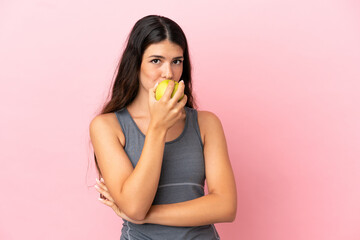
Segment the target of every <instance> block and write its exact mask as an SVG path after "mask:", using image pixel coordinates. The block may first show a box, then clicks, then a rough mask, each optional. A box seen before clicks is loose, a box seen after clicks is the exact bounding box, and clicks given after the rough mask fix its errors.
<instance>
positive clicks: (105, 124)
mask: <svg viewBox="0 0 360 240" xmlns="http://www.w3.org/2000/svg"><path fill="white" fill-rule="evenodd" d="M89 127H90V131H109V132H113V133H115V134H116V135H117V136H118V138H119V139H120V140H123V139H124V134H123V132H122V130H121V127H120V124H119V122H118V119H117V116H116V114H115V112H112V113H103V114H99V115H97V116H95V117H94V118H93V119H92V120H91V122H90V126H89ZM121 142H123V141H121Z"/></svg>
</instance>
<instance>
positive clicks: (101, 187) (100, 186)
mask: <svg viewBox="0 0 360 240" xmlns="http://www.w3.org/2000/svg"><path fill="white" fill-rule="evenodd" d="M96 182H97V184H95V185H94V186H95V189H96V190H97V191H98V192H99V193H100V198H99V201H100V202H102V203H103V204H105V205H106V206H109V207H111V209H112V210H113V211H114V212H115V213H116V214H117V215H118V216H119V217H121V218H123V219H125V220H126V221H129V222H132V223H135V224H144V223H145V220H143V221H136V220H133V219H131V218H129V217H128V216H127V215H126V214H125V213H124V212H122V211H121V210H120V208H119V207H118V206H117V205H116V204H115V201H114V199H113V198H112V197H111V196H110V193H109V190H108V189H107V187H106V186H105V182H104V179H102V178H101V182H100V181H99V180H98V179H97V178H96Z"/></svg>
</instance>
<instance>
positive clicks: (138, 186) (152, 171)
mask: <svg viewBox="0 0 360 240" xmlns="http://www.w3.org/2000/svg"><path fill="white" fill-rule="evenodd" d="M165 135H166V130H164V129H157V128H152V127H149V130H148V132H147V133H146V138H145V142H144V147H143V150H142V153H141V156H140V158H139V161H138V163H137V165H136V167H135V168H134V171H133V172H132V173H131V175H130V176H129V177H128V178H127V180H126V181H125V182H124V185H123V188H122V190H121V194H125V195H126V196H131V199H132V200H131V210H130V211H128V212H130V213H131V216H132V217H134V218H135V219H137V220H141V219H142V218H144V217H145V216H146V213H147V212H148V211H149V209H150V207H151V204H152V202H153V200H154V197H155V194H156V191H157V188H158V184H159V179H160V173H161V165H162V159H163V153H164V146H165ZM128 199H130V198H128ZM120 201H121V200H120Z"/></svg>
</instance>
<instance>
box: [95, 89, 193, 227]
mask: <svg viewBox="0 0 360 240" xmlns="http://www.w3.org/2000/svg"><path fill="white" fill-rule="evenodd" d="M169 86H170V87H168V89H167V90H166V92H165V94H164V96H163V97H162V99H161V100H160V101H158V102H156V100H155V101H154V99H155V96H149V98H150V97H151V99H149V101H150V103H151V104H152V105H151V104H150V105H151V106H150V108H151V107H152V113H153V117H152V119H151V121H150V124H149V127H148V130H147V132H146V137H145V142H144V147H143V150H142V153H141V156H140V158H139V161H138V163H137V165H136V167H135V168H133V166H132V164H131V162H130V160H129V158H128V156H127V154H126V153H125V150H124V148H123V146H122V145H121V143H120V141H119V139H118V136H117V134H116V133H115V131H114V128H113V122H112V123H111V121H113V120H111V118H113V119H114V115H112V116H111V115H110V114H103V115H99V116H97V117H95V118H94V119H93V120H92V122H91V124H90V137H91V142H92V144H93V147H94V151H95V155H96V157H97V160H98V164H99V168H100V170H101V173H102V177H103V178H104V180H105V182H106V186H107V188H108V190H109V193H110V195H111V196H112V198H113V199H114V201H115V203H116V205H117V206H118V207H119V209H120V210H121V211H123V212H124V213H125V214H126V215H127V216H129V217H130V218H132V219H134V220H142V219H144V218H145V216H146V214H147V212H148V211H149V209H150V207H151V204H152V202H153V200H154V197H155V194H156V191H157V187H158V183H159V178H160V172H161V165H162V159H163V153H164V146H165V136H166V132H167V129H168V128H169V127H170V126H171V124H172V123H174V122H176V121H177V119H180V118H181V117H183V115H182V110H183V106H184V105H185V103H186V100H187V97H186V96H185V97H184V98H183V99H182V100H181V101H180V102H178V101H177V99H179V98H180V96H181V94H182V92H183V88H184V84H183V83H182V84H181V85H179V88H178V91H177V92H176V94H175V96H174V98H172V99H170V96H171V93H172V89H173V87H174V86H173V85H170V84H169ZM150 91H151V92H152V93H154V94H155V92H154V91H155V87H154V88H153V89H151V90H150Z"/></svg>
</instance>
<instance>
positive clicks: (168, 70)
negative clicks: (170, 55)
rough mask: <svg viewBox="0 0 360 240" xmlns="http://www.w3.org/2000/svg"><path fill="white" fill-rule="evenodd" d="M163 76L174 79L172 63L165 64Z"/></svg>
mask: <svg viewBox="0 0 360 240" xmlns="http://www.w3.org/2000/svg"><path fill="white" fill-rule="evenodd" d="M162 77H163V78H165V79H172V78H173V71H172V69H171V66H170V64H164V69H163V72H162Z"/></svg>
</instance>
